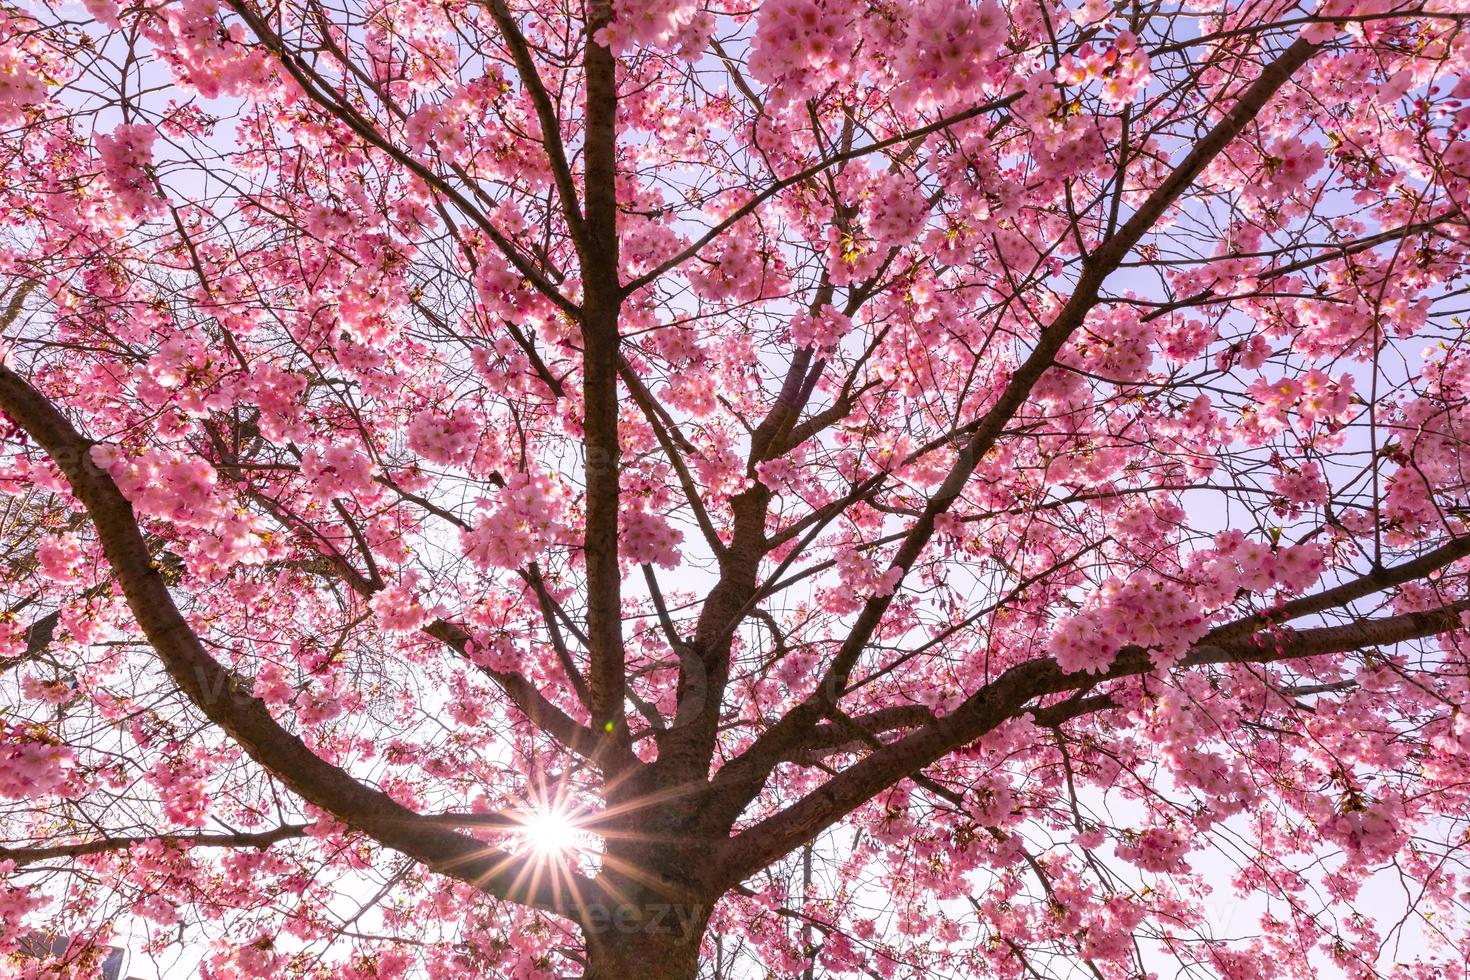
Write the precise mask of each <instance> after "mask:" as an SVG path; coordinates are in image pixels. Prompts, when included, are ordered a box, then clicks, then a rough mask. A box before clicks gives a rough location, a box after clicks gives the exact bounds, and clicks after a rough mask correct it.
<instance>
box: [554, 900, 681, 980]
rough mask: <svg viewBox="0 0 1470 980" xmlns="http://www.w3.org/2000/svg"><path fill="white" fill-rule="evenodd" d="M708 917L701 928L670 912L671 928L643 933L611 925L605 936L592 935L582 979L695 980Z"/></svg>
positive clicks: (669, 923)
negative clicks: (681, 919)
mask: <svg viewBox="0 0 1470 980" xmlns="http://www.w3.org/2000/svg"><path fill="white" fill-rule="evenodd" d="M704 921H706V920H704V917H701V918H700V923H698V926H697V927H692V926H689V927H688V929H685V923H681V921H678V914H676V912H670V914H669V921H667V923H664V924H663V926H667V929H664V927H663V926H660V927H653V929H650V932H642V930H641V929H638V927H635V926H629V927H628V930H626V932H622V930H619V929H617V927H616V926H610V927H609V929H607V930H606V932H604V933H601V934H592V933H591V932H589V934H588V943H587V970H585V971H584V973H582V980H694V977H695V976H697V974H698V970H700V940H701V939H703V936H704Z"/></svg>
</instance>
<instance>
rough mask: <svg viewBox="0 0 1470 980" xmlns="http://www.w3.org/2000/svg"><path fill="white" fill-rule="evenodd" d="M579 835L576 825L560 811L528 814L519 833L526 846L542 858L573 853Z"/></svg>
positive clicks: (540, 811)
mask: <svg viewBox="0 0 1470 980" xmlns="http://www.w3.org/2000/svg"><path fill="white" fill-rule="evenodd" d="M579 834H580V831H579V830H578V829H577V825H576V824H575V823H573V822H572V819H571V818H570V817H568V816H567V815H566V814H565V813H563V812H562V811H560V810H537V811H534V812H532V813H528V814H527V815H526V817H525V819H524V820H523V821H522V823H521V831H520V835H521V839H522V840H524V841H525V842H526V846H527V847H529V848H530V849H531V850H532V851H534V852H536V853H537V854H540V855H541V856H543V857H557V856H560V855H564V854H570V853H571V852H572V851H575V850H576V849H577V845H578V841H577V838H578V836H579Z"/></svg>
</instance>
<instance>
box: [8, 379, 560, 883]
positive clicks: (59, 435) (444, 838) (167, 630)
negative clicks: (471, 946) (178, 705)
mask: <svg viewBox="0 0 1470 980" xmlns="http://www.w3.org/2000/svg"><path fill="white" fill-rule="evenodd" d="M0 409H3V410H4V412H5V413H6V414H7V415H9V416H10V418H11V419H12V420H14V421H15V423H16V424H18V425H19V426H21V428H23V429H24V430H25V431H26V432H27V434H29V435H30V437H31V438H32V439H33V440H35V442H36V444H37V445H39V446H40V447H41V449H42V450H43V451H44V452H45V453H46V454H47V455H48V456H49V457H50V458H51V459H52V461H53V462H55V463H56V465H57V466H58V467H59V468H60V469H61V472H62V473H63V475H65V477H66V479H67V482H68V483H69V484H70V486H71V490H72V493H73V494H74V495H75V496H76V497H77V499H78V500H79V501H80V502H81V503H82V505H83V506H84V507H85V508H86V509H87V512H88V514H89V515H90V516H91V518H92V524H93V526H94V527H95V528H96V531H97V537H98V540H99V541H100V543H101V545H102V550H103V553H104V554H105V555H106V557H107V562H108V565H109V566H110V567H111V569H112V573H113V577H114V578H115V580H116V581H117V584H118V586H119V587H120V588H121V589H122V592H123V596H124V597H125V598H126V599H127V603H128V607H129V608H130V609H131V610H132V612H133V617H134V619H135V620H136V621H137V623H138V626H139V628H140V629H141V630H142V631H143V634H144V636H145V637H147V639H148V642H149V643H150V644H151V645H152V647H153V650H154V652H155V653H156V654H157V655H158V658H159V660H160V661H161V662H162V664H163V666H164V669H165V670H167V671H168V674H169V676H170V677H171V678H172V679H173V681H174V683H175V684H177V685H178V687H179V689H180V690H181V691H183V692H184V694H185V695H186V696H187V697H188V698H189V700H190V701H192V702H193V703H194V705H195V706H196V707H197V708H198V709H199V710H200V711H201V712H202V713H203V714H204V715H205V717H207V718H208V719H209V720H210V721H212V722H213V723H214V724H215V725H217V726H218V727H219V728H220V729H221V730H223V731H224V732H225V733H226V734H227V735H229V736H230V737H231V738H233V739H234V740H235V741H236V742H237V743H238V744H239V745H240V747H241V748H243V749H244V750H245V752H246V753H247V754H249V755H250V757H251V758H252V759H254V760H255V761H256V762H257V763H259V764H260V765H261V766H262V767H263V768H265V769H266V770H267V771H269V772H270V773H272V774H273V775H274V776H276V778H278V779H280V780H281V782H283V783H284V784H285V785H286V786H287V787H289V788H290V789H291V791H292V792H294V793H296V794H297V795H298V796H300V797H301V798H302V799H304V800H306V801H307V802H309V803H312V804H315V805H316V806H319V807H321V808H322V809H323V810H325V811H326V812H328V813H330V814H331V815H332V816H333V817H335V818H336V819H338V820H340V821H342V822H343V823H344V824H346V825H347V826H349V827H351V828H353V829H355V830H358V831H361V832H362V833H365V834H367V835H368V836H370V837H372V838H374V839H375V840H377V841H378V842H379V843H381V844H383V845H384V846H386V847H390V848H393V849H394V850H397V851H400V852H402V853H403V854H406V855H408V856H409V857H411V858H413V859H414V860H416V861H419V862H420V863H422V864H423V865H424V866H425V867H427V868H429V869H430V870H433V871H435V872H438V873H439V874H443V875H446V876H449V877H452V878H456V879H459V880H460V881H464V882H467V883H469V884H471V885H474V886H475V887H476V888H479V889H481V890H482V891H485V892H487V893H488V894H491V895H496V896H499V897H501V898H506V899H510V900H513V901H518V902H522V903H524V904H527V905H534V906H538V907H542V908H548V909H553V910H557V911H562V910H564V909H566V908H568V907H570V906H571V905H572V904H573V897H572V896H569V895H567V894H565V893H564V891H563V889H562V888H561V887H560V885H561V882H560V881H558V882H531V881H530V880H529V879H527V878H526V877H525V876H524V875H523V874H522V870H521V867H520V865H521V862H520V861H519V860H517V859H514V858H511V857H509V856H508V855H506V854H504V853H503V852H501V851H498V850H496V849H494V848H490V847H486V846H485V845H484V844H482V843H481V842H479V841H476V840H474V839H472V838H469V837H464V836H461V835H459V834H456V833H453V832H451V831H447V830H444V829H442V828H440V827H437V826H434V825H432V824H431V823H429V822H427V821H425V820H424V818H422V817H421V816H420V815H419V814H417V813H415V812H413V811H412V810H409V809H408V808H406V807H404V806H402V805H401V804H399V803H397V802H396V801H394V800H393V799H392V798H391V797H389V796H388V795H386V794H385V793H382V792H380V791H379V790H376V789H373V788H372V787H369V786H365V785H363V784H362V783H360V782H358V781H357V780H356V779H354V778H353V777H352V776H350V775H348V774H347V773H346V772H345V771H343V770H342V769H340V768H338V767H337V766H334V765H332V764H331V763H329V762H326V761H325V760H323V759H322V758H321V757H320V756H318V755H316V753H314V752H312V751H311V749H309V748H308V747H307V746H306V744H305V743H304V742H302V741H301V739H300V738H298V737H297V736H296V735H294V734H292V733H291V732H289V731H287V730H286V729H284V728H282V727H281V725H280V724H279V723H278V722H277V721H276V720H275V718H273V717H272V716H271V713H270V711H269V709H267V708H266V706H265V704H264V702H262V701H260V700H259V699H258V698H256V697H254V696H252V695H251V694H250V692H248V691H245V690H243V689H242V688H241V686H240V685H239V683H238V682H237V681H236V679H235V678H234V676H233V675H232V673H231V672H230V671H229V670H228V669H226V668H225V667H224V666H223V665H221V664H220V663H219V662H218V661H217V660H215V659H214V658H213V657H212V656H210V654H209V652H208V651H207V650H206V649H205V648H204V645H203V644H202V643H200V641H199V637H198V636H196V635H195V633H194V631H193V629H192V628H191V627H190V625H189V622H188V620H187V619H186V618H185V617H184V615H183V613H181V612H180V611H179V608H178V606H177V605H175V604H174V599H173V596H172V595H171V594H170V593H169V590H168V586H167V585H166V584H165V583H164V580H163V577H162V575H160V574H159V572H158V570H157V569H156V568H155V567H154V562H153V560H152V556H151V555H150V554H149V553H148V547H147V545H146V543H145V542H144V540H143V535H142V533H141V531H140V530H139V528H138V523H137V520H136V518H135V516H134V514H133V508H132V505H131V504H130V503H128V501H127V499H126V498H125V497H124V496H123V495H122V492H121V491H120V490H118V488H117V485H116V484H115V483H114V482H113V481H112V478H111V477H110V476H108V475H107V473H106V472H105V471H103V470H102V469H100V468H99V467H98V466H97V465H96V464H94V463H93V462H92V459H91V449H92V445H93V444H92V443H91V442H90V441H89V440H87V439H85V438H83V437H82V436H81V435H80V434H79V433H78V432H77V431H76V430H75V429H74V428H72V426H71V423H70V422H68V421H67V420H66V418H65V417H64V416H62V414H61V413H60V412H59V411H57V409H56V408H55V406H53V405H52V404H51V403H50V402H49V401H48V400H47V399H46V398H45V396H43V395H42V394H41V393H40V392H38V391H37V390H36V389H35V388H33V387H31V385H30V384H29V383H27V382H26V380H25V379H24V378H22V377H21V376H20V375H18V374H16V373H15V372H14V371H12V370H10V369H9V368H7V367H4V366H0ZM565 880H566V881H567V882H569V883H571V885H572V886H573V887H578V888H580V887H581V886H582V885H584V884H587V882H586V880H585V879H579V878H576V877H575V876H569V877H568V878H567V879H565Z"/></svg>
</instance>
